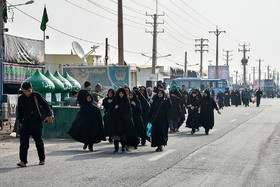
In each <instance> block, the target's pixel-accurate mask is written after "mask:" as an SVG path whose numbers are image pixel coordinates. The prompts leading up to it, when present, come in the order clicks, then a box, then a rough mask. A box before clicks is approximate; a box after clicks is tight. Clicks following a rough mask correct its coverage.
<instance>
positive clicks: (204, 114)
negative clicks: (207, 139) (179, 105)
mask: <svg viewBox="0 0 280 187" xmlns="http://www.w3.org/2000/svg"><path fill="white" fill-rule="evenodd" d="M200 104H201V105H200V106H201V109H200V123H201V126H203V127H204V128H205V133H206V134H207V135H208V132H209V129H212V128H213V127H214V109H216V110H217V111H218V112H219V109H218V107H217V104H216V102H215V101H214V99H213V97H211V96H210V92H209V91H208V90H205V91H204V96H203V97H202V99H201V103H200Z"/></svg>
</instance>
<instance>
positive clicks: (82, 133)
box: [68, 94, 106, 151]
mask: <svg viewBox="0 0 280 187" xmlns="http://www.w3.org/2000/svg"><path fill="white" fill-rule="evenodd" d="M84 100H85V102H83V103H84V104H83V105H82V106H81V108H80V110H79V112H78V114H77V116H76V119H75V121H74V122H73V123H72V127H71V128H70V130H69V131H68V134H69V135H70V136H71V137H72V138H73V139H75V140H77V141H79V142H82V143H84V144H85V146H84V149H86V146H87V145H88V146H89V150H90V151H92V146H93V144H94V143H99V142H101V140H104V141H105V140H106V138H105V134H104V130H103V124H102V116H101V111H100V109H99V108H98V107H96V106H94V105H93V104H92V97H91V95H90V94H87V95H86V96H85V97H84Z"/></svg>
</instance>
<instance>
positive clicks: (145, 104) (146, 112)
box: [135, 90, 151, 145]
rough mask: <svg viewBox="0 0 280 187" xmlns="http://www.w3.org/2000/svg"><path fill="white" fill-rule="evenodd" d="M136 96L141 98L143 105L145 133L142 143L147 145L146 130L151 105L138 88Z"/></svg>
mask: <svg viewBox="0 0 280 187" xmlns="http://www.w3.org/2000/svg"><path fill="white" fill-rule="evenodd" d="M135 94H136V97H137V98H138V99H139V100H140V103H141V107H142V119H143V125H144V131H143V133H144V134H143V135H142V137H143V138H142V139H141V144H142V145H145V144H146V139H147V136H146V131H147V125H148V116H149V112H150V109H151V105H150V103H149V102H148V100H147V99H146V98H145V97H144V95H143V94H142V93H141V92H140V91H138V90H136V91H135Z"/></svg>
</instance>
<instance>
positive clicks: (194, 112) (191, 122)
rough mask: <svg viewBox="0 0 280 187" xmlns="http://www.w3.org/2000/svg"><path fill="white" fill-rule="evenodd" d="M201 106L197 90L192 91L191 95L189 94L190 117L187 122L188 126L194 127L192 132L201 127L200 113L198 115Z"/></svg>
mask: <svg viewBox="0 0 280 187" xmlns="http://www.w3.org/2000/svg"><path fill="white" fill-rule="evenodd" d="M199 107H200V102H199V99H198V98H197V96H196V92H195V91H193V92H192V93H191V95H190V96H189V99H188V102H187V108H188V119H187V122H186V127H189V128H191V129H192V134H193V133H195V129H197V128H199V127H200V124H199V115H198V109H199Z"/></svg>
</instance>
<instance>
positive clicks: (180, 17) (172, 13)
mask: <svg viewBox="0 0 280 187" xmlns="http://www.w3.org/2000/svg"><path fill="white" fill-rule="evenodd" d="M159 5H160V6H162V7H163V8H165V9H166V10H168V11H170V12H171V13H172V14H174V15H176V16H177V17H179V18H181V19H182V20H184V21H185V22H187V23H189V24H191V25H193V26H195V27H197V28H199V29H201V30H204V31H206V30H207V29H205V28H202V27H200V26H199V25H197V24H195V23H193V22H191V21H189V20H187V19H185V18H183V17H182V16H181V15H179V14H177V13H175V12H174V11H172V10H170V9H169V8H167V7H166V6H164V5H163V4H161V3H159Z"/></svg>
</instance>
